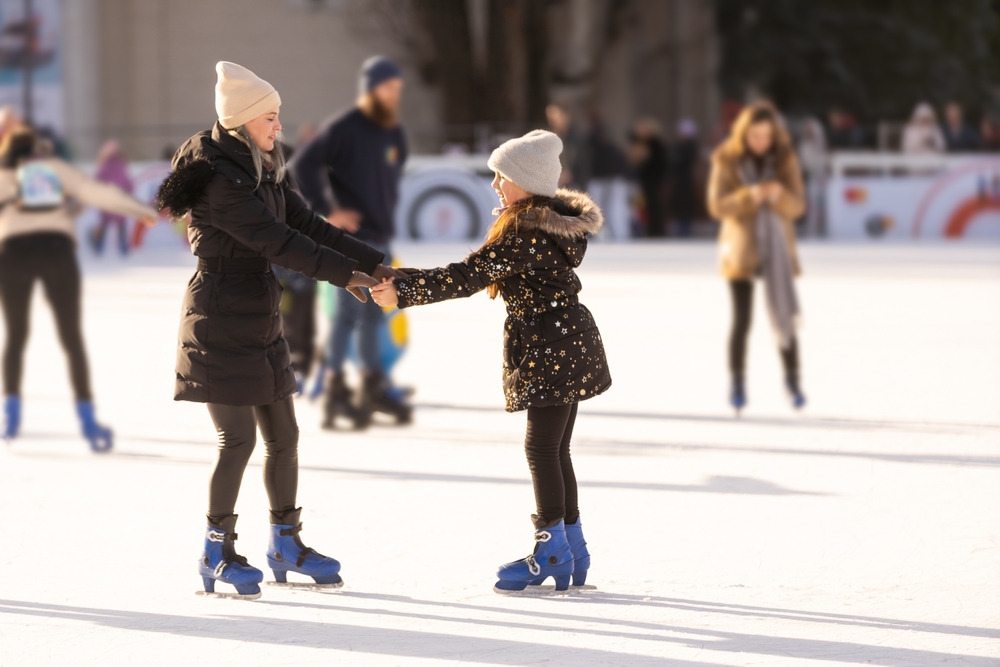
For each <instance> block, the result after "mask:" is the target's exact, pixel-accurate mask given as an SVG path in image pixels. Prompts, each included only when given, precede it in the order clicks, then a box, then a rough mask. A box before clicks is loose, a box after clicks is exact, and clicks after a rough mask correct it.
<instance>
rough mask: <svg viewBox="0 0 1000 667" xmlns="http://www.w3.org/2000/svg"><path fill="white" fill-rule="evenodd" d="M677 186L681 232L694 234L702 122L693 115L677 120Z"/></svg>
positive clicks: (674, 200)
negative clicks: (692, 232)
mask: <svg viewBox="0 0 1000 667" xmlns="http://www.w3.org/2000/svg"><path fill="white" fill-rule="evenodd" d="M671 153H672V155H671V157H672V158H673V168H672V169H671V174H672V176H673V187H672V188H671V202H672V204H673V209H674V216H675V217H676V218H677V234H678V236H691V231H692V230H691V226H692V224H693V222H694V218H695V215H697V210H698V194H697V184H696V180H697V172H698V159H699V150H698V125H697V123H695V122H694V121H693V120H692V119H690V118H682V119H681V120H680V121H679V122H678V123H677V143H676V144H674V149H673V151H671Z"/></svg>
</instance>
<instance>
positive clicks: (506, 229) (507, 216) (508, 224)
mask: <svg viewBox="0 0 1000 667" xmlns="http://www.w3.org/2000/svg"><path fill="white" fill-rule="evenodd" d="M551 201H552V200H551V199H549V198H548V197H543V196H541V195H534V196H532V197H528V198H526V199H522V200H521V201H517V202H514V203H513V204H511V205H510V206H508V207H507V208H505V209H503V211H501V212H500V216H499V217H498V218H497V219H496V221H495V222H494V223H493V226H492V227H490V229H489V231H488V232H486V240H485V241H483V248H485V247H486V246H488V245H490V244H492V243H496V242H497V241H499V240H500V239H502V238H504V237H505V236H508V235H510V234H517V222H518V218H520V217H521V216H522V215H531V213H530V212H531V211H533V210H534V209H538V208H548V206H547V205H548V204H549V202H551ZM538 213H544V212H543V211H538ZM486 293H487V294H489V295H490V298H491V299H495V298H497V296H498V295H499V294H500V285H499V284H498V283H493V284H492V285H489V286H488V287H487V288H486Z"/></svg>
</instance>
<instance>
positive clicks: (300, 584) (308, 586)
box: [267, 581, 344, 592]
mask: <svg viewBox="0 0 1000 667" xmlns="http://www.w3.org/2000/svg"><path fill="white" fill-rule="evenodd" d="M267 585H268V586H276V587H278V588H290V589H292V590H299V591H332V592H336V591H339V590H340V589H341V588H343V587H344V582H343V581H338V582H337V583H335V584H317V583H316V582H311V583H310V582H308V581H286V582H282V581H269V582H267Z"/></svg>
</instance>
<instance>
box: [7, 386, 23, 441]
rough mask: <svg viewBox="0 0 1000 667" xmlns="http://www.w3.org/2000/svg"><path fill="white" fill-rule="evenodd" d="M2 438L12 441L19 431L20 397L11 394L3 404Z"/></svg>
mask: <svg viewBox="0 0 1000 667" xmlns="http://www.w3.org/2000/svg"><path fill="white" fill-rule="evenodd" d="M3 416H4V424H3V437H4V438H6V439H7V440H13V439H14V438H16V437H17V433H18V431H20V430H21V397H20V396H17V395H16V394H11V395H10V396H8V397H7V398H6V399H4V402H3Z"/></svg>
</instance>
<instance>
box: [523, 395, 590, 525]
mask: <svg viewBox="0 0 1000 667" xmlns="http://www.w3.org/2000/svg"><path fill="white" fill-rule="evenodd" d="M577 405H578V404H577V403H573V404H572V405H556V406H553V407H546V408H528V431H527V435H526V436H525V439H524V453H525V454H526V455H527V457H528V468H529V469H530V470H531V482H532V484H533V485H534V487H535V506H536V507H537V513H536V514H533V515H532V516H531V519H532V521H534V522H535V528H548V527H550V526H552V525H554V524H556V523H558V522H559V520H560V519H565V520H566V523H569V524H573V523H576V521H577V519H578V518H579V517H580V507H579V504H578V503H579V501H578V497H577V489H576V474H575V473H574V472H573V460H572V459H571V458H570V456H569V442H570V440H571V439H572V438H573V424H574V423H575V422H576V408H577Z"/></svg>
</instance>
